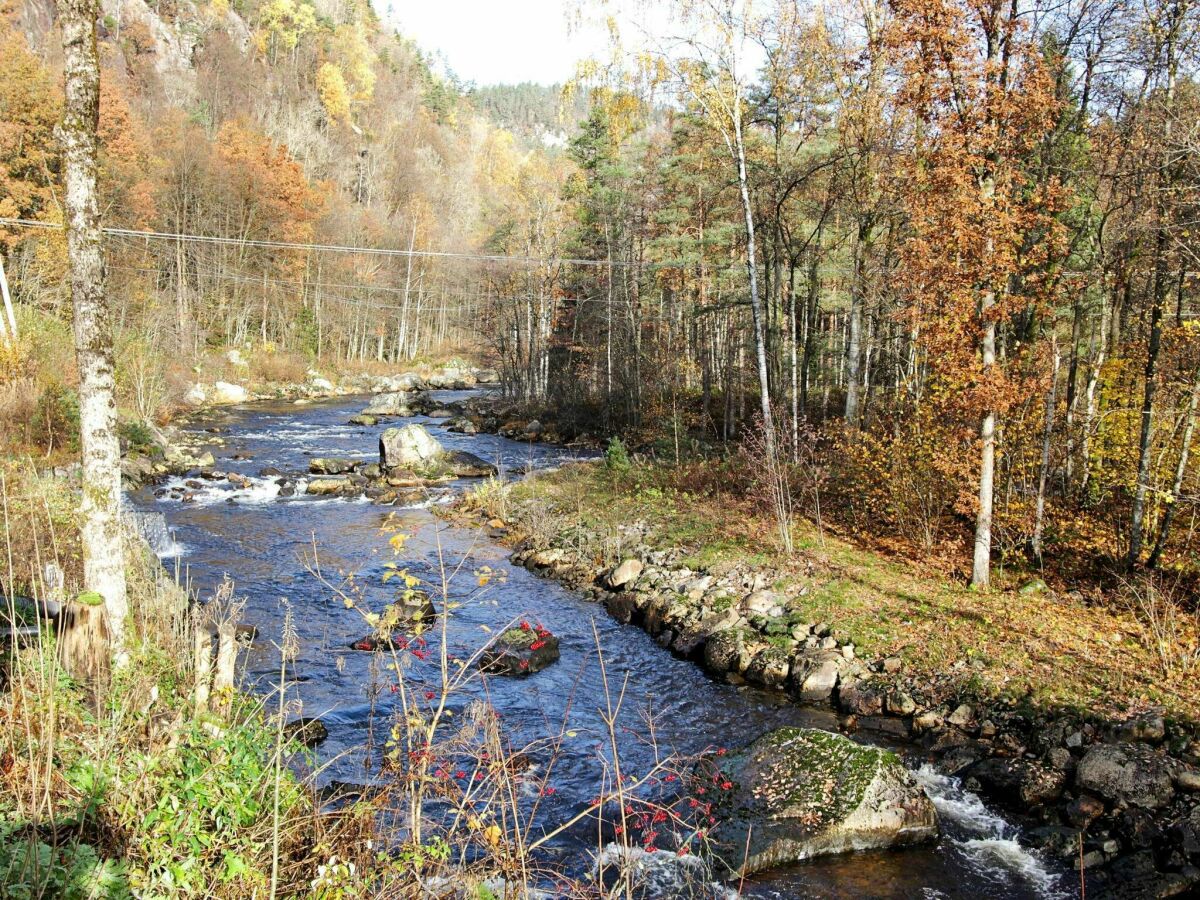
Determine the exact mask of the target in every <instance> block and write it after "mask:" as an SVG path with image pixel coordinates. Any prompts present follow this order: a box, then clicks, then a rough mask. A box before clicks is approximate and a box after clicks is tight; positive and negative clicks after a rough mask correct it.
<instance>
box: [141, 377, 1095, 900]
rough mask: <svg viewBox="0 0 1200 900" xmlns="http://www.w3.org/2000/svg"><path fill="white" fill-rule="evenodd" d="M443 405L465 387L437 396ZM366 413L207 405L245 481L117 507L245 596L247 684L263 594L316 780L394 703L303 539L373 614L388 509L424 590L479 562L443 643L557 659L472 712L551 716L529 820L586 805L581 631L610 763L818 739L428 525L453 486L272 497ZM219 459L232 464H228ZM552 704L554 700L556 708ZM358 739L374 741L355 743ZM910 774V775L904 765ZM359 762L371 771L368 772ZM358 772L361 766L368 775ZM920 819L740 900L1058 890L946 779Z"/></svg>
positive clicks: (329, 777)
mask: <svg viewBox="0 0 1200 900" xmlns="http://www.w3.org/2000/svg"><path fill="white" fill-rule="evenodd" d="M434 396H435V397H439V398H442V399H443V400H444V401H450V400H454V399H457V398H460V397H464V396H467V394H466V393H465V392H450V391H439V392H435V394H434ZM365 405H366V401H365V399H364V398H341V399H338V400H331V401H323V402H319V403H312V404H309V405H305V406H296V405H293V404H292V403H285V402H280V403H257V404H251V405H246V406H243V407H237V408H226V409H222V410H219V411H214V412H211V413H207V414H205V415H204V416H203V418H198V419H197V420H195V421H194V422H193V423H191V424H189V425H188V426H186V428H187V430H191V431H195V432H203V431H205V430H206V429H210V430H211V429H220V430H221V437H222V439H223V440H224V444H223V445H222V446H212V447H209V448H208V449H210V450H212V452H213V454H214V456H215V457H216V458H217V468H219V469H221V470H223V471H226V472H236V473H239V474H241V475H244V476H246V477H247V478H248V479H249V481H248V483H247V484H246V485H245V486H242V487H237V486H235V485H233V484H230V483H229V482H225V481H209V482H204V483H203V486H202V487H200V488H199V489H198V490H195V491H194V499H193V500H192V502H189V503H181V502H180V501H179V500H177V499H171V498H170V496H164V497H156V496H155V495H154V489H153V488H143V489H140V490H138V491H136V492H134V493H133V494H132V495H131V497H130V499H131V501H132V503H133V507H134V510H135V512H136V513H137V516H138V518H139V521H140V524H141V526H142V530H143V532H144V533H146V534H147V537H148V538H149V539H150V540H151V542H152V543H153V544H154V545H155V549H156V551H157V552H158V553H159V555H160V557H162V559H163V563H164V565H166V566H167V567H168V568H169V569H171V570H172V571H178V572H179V573H180V576H181V578H182V579H186V580H187V582H188V583H189V584H190V586H191V588H192V589H193V590H194V591H196V592H197V593H198V595H199V596H201V597H207V596H209V595H210V594H211V593H212V591H213V590H214V588H215V587H216V585H217V584H218V583H219V582H220V581H221V580H222V579H223V578H225V576H227V575H228V576H229V577H230V578H231V579H232V580H233V581H234V583H235V586H236V594H237V595H238V596H239V597H244V598H245V601H246V607H245V612H244V614H243V617H242V619H243V621H245V622H246V623H249V624H252V625H255V626H257V627H258V629H259V637H258V640H257V641H256V642H255V644H254V646H253V647H252V648H251V649H250V650H249V651H248V652H247V654H246V656H245V677H246V679H247V680H248V681H249V682H250V683H251V686H252V687H255V686H257V689H259V690H260V691H262V692H264V693H265V692H268V691H270V690H272V689H273V688H272V685H273V684H274V682H275V681H276V680H277V679H278V671H279V655H278V651H277V649H276V644H277V642H278V641H279V640H280V630H281V624H282V621H283V607H282V602H281V601H282V598H286V599H287V601H288V603H289V604H290V607H291V609H292V611H293V616H294V621H295V627H296V631H297V636H298V638H299V646H300V652H299V656H298V658H297V660H296V662H295V666H294V672H293V673H292V677H293V678H294V679H295V680H296V684H295V686H294V691H295V694H296V696H297V698H298V699H299V701H300V702H301V703H302V706H303V714H304V715H307V716H320V717H321V718H322V719H323V720H324V722H325V723H326V724H327V726H328V727H329V732H330V735H329V739H328V740H327V741H326V742H325V743H324V744H323V745H321V747H320V748H319V750H318V751H317V752H318V756H319V757H320V759H321V760H322V761H325V762H327V763H328V765H327V767H326V768H325V769H324V771H323V772H322V773H321V776H320V777H321V779H322V780H323V781H333V780H337V781H343V782H351V783H361V782H364V781H367V780H369V777H370V774H369V773H368V772H367V770H366V767H365V766H364V755H363V754H364V751H363V749H362V748H363V747H364V746H365V745H366V744H367V742H368V737H369V735H368V732H369V730H370V729H371V728H372V726H373V727H374V728H375V729H378V728H379V722H380V721H386V717H387V714H388V713H389V711H390V705H391V704H393V703H395V700H394V699H393V698H392V697H391V696H389V695H388V694H387V693H386V692H385V693H384V694H383V695H381V696H379V697H378V698H377V699H376V700H375V708H376V717H375V721H374V723H372V716H371V699H370V697H369V687H370V685H371V684H372V683H373V682H376V683H377V682H378V681H379V678H380V675H379V673H378V666H379V661H378V659H375V660H374V662H373V656H374V655H373V654H370V653H362V652H355V651H352V650H350V649H348V644H350V643H351V642H352V641H354V640H355V639H357V638H359V637H361V636H362V635H363V634H364V633H365V632H366V631H367V630H369V629H367V628H365V626H364V624H363V622H362V619H361V617H360V616H359V615H358V614H357V613H355V612H354V611H349V610H347V609H346V608H345V606H344V604H343V603H342V601H341V600H340V599H339V598H337V597H335V596H333V594H332V592H331V591H330V590H329V589H328V588H327V587H326V586H324V585H323V584H322V583H321V582H320V580H319V579H317V578H315V577H313V575H312V574H311V573H310V566H311V562H312V556H313V552H314V548H315V550H316V553H317V557H318V559H319V562H320V565H321V567H322V570H323V571H325V572H327V573H334V572H336V571H337V570H339V569H340V570H343V571H346V572H356V573H358V575H359V580H360V583H362V584H364V585H368V587H367V591H368V597H369V599H371V600H372V601H373V602H374V604H375V607H376V608H378V607H379V606H381V605H382V603H383V598H384V597H385V595H386V590H387V589H386V588H385V587H384V586H383V585H381V583H380V579H381V576H382V574H383V566H384V564H385V562H386V561H387V560H388V559H390V555H389V551H388V545H387V535H386V534H384V533H382V532H381V526H383V525H384V523H385V521H386V520H387V519H388V516H389V515H393V516H394V521H395V524H396V526H398V527H399V528H401V529H403V530H404V531H405V532H406V533H409V534H410V535H411V537H410V538H409V540H408V542H407V544H406V546H405V549H404V556H403V560H402V562H403V564H404V565H406V566H407V567H408V569H409V571H410V572H411V573H412V574H414V575H416V576H417V577H419V578H422V579H424V580H426V581H428V582H429V583H431V584H433V585H438V584H440V572H441V565H440V562H439V561H441V562H444V563H446V564H447V565H448V567H449V568H451V569H453V568H460V574H459V576H458V578H456V579H455V580H454V581H452V582H451V584H450V596H451V597H452V598H453V597H455V596H458V597H460V598H461V599H463V600H466V599H467V598H468V597H472V596H474V595H475V594H476V592H477V590H478V588H477V581H476V579H475V577H474V575H473V573H474V572H475V571H477V570H479V569H481V568H482V567H485V566H486V567H490V568H491V570H493V572H494V573H496V576H497V577H493V579H492V585H491V587H490V588H489V590H487V591H486V592H485V593H484V594H483V595H482V597H481V598H480V599H477V600H473V601H472V602H464V603H463V605H462V606H461V607H460V608H458V609H456V610H455V611H454V615H453V617H452V619H451V623H450V626H449V627H450V631H451V641H452V642H454V643H456V644H458V645H459V646H462V647H463V648H466V649H470V648H473V647H478V646H479V645H481V644H482V643H483V642H485V641H486V639H487V636H488V631H487V630H486V629H492V630H493V631H494V630H495V629H497V628H500V627H503V626H504V625H505V624H507V623H509V622H511V621H513V620H514V619H517V618H527V619H529V620H534V621H540V622H542V623H544V624H546V625H547V626H548V627H549V628H551V629H552V630H553V632H554V633H555V634H557V635H558V636H559V638H560V640H561V652H562V658H561V660H560V661H559V662H558V663H556V664H555V665H553V666H551V667H549V668H548V669H546V670H544V671H542V672H538V673H537V674H535V675H532V676H530V677H528V678H523V679H505V678H491V679H489V681H488V693H489V699H490V701H491V703H492V704H493V705H494V706H495V707H496V708H497V709H498V710H499V711H500V712H501V713H502V715H503V718H504V722H505V724H506V727H507V728H508V729H509V730H510V732H512V734H513V742H514V744H515V745H521V744H523V743H525V742H527V741H529V740H533V739H537V738H540V737H544V736H546V735H547V734H548V733H553V732H557V731H559V730H560V728H561V727H562V722H563V719H564V716H565V717H566V718H567V720H568V728H569V731H570V733H571V734H572V735H574V737H572V738H571V739H570V740H569V741H568V742H567V744H566V746H565V747H564V752H563V756H562V758H561V759H560V761H559V762H558V763H557V766H556V771H555V776H554V785H555V793H554V795H553V796H552V797H549V798H546V802H545V803H544V804H543V805H542V807H541V812H540V815H544V816H545V817H546V819H547V821H551V822H553V821H563V820H565V819H567V818H569V817H570V816H571V814H572V813H573V812H574V811H576V810H578V809H580V808H581V807H582V806H583V805H584V804H586V803H587V801H588V800H589V799H590V798H591V797H593V796H595V793H596V783H597V777H598V768H597V765H598V764H597V760H596V753H597V750H596V747H597V744H598V742H601V741H602V740H603V738H602V733H603V730H604V729H603V725H602V722H601V720H600V717H599V714H598V710H600V709H601V708H602V707H603V706H604V696H603V686H602V684H601V679H600V677H599V669H598V660H597V655H596V649H595V637H594V633H593V629H595V632H596V633H598V635H599V641H600V645H601V646H602V647H603V649H604V656H605V663H606V665H607V667H608V674H609V681H610V684H620V683H621V682H622V681H623V680H625V679H627V685H628V686H627V692H626V706H625V707H624V709H625V712H624V714H623V718H624V721H623V724H624V726H625V728H626V729H627V732H626V733H627V736H628V737H629V740H628V741H627V742H626V746H623V747H622V754H623V756H624V757H625V758H626V760H627V761H628V762H629V763H630V764H631V765H632V766H633V767H634V769H635V770H636V769H637V768H638V767H639V766H642V767H645V766H647V765H649V763H650V762H651V759H650V755H651V754H652V753H653V752H654V751H653V750H652V749H650V748H649V746H648V745H647V744H646V743H645V742H644V741H641V740H638V739H637V735H638V734H639V733H640V732H642V731H644V729H645V725H644V721H645V715H646V714H647V713H649V714H652V716H653V719H654V722H655V727H656V736H657V741H658V745H659V750H660V752H663V751H669V750H675V751H678V752H680V753H683V754H690V753H696V752H699V751H701V750H703V749H705V748H708V747H712V746H729V747H738V746H741V745H743V744H745V743H748V742H749V741H750V740H752V739H753V738H754V737H756V736H758V735H759V734H761V733H763V732H765V731H767V730H769V729H771V728H775V727H778V726H781V725H806V726H814V727H824V728H830V729H833V728H834V727H835V725H836V722H835V720H834V718H833V716H832V715H831V714H830V713H828V712H826V711H819V710H811V709H804V708H801V707H798V706H794V705H791V704H789V703H786V702H782V701H781V700H780V699H779V698H778V697H775V696H773V695H770V694H768V693H766V692H762V691H759V690H756V689H753V688H750V687H747V686H733V685H730V684H725V683H722V682H717V681H714V680H713V679H711V678H710V677H708V676H707V675H706V674H705V673H704V672H703V671H702V670H701V669H700V668H699V667H697V666H695V665H694V664H692V663H690V662H687V661H684V660H680V659H676V658H675V657H673V656H671V654H670V653H668V652H667V651H666V650H664V649H662V648H661V647H659V646H658V645H657V644H656V643H655V642H654V641H653V640H652V639H651V638H650V637H649V636H648V635H647V634H645V633H644V632H643V631H641V630H640V629H638V628H636V627H631V626H622V625H619V624H617V623H616V622H615V621H613V620H612V619H610V618H609V617H608V615H607V614H605V612H604V610H603V609H602V608H601V607H600V606H598V605H597V604H595V603H593V602H590V601H588V600H587V599H586V598H584V597H583V596H581V595H579V594H578V593H576V592H574V591H571V590H569V589H566V588H564V587H562V586H560V585H559V584H557V583H556V582H554V581H551V580H547V579H543V578H539V577H537V576H535V575H533V574H532V573H530V572H528V571H526V570H525V569H523V568H521V567H518V566H512V565H510V564H509V562H508V559H507V556H508V551H507V550H506V549H505V548H503V547H502V546H500V545H498V544H496V543H495V542H493V541H492V540H490V539H489V538H488V537H487V536H486V534H485V533H484V532H483V531H481V530H478V529H471V528H463V527H457V526H453V525H450V524H448V523H446V522H445V521H443V520H442V519H440V518H438V517H437V516H435V515H434V514H433V513H432V512H431V510H430V509H429V505H430V503H437V502H445V501H447V500H449V499H450V498H451V497H452V496H453V494H454V493H456V492H457V491H461V490H463V489H464V488H465V487H466V486H467V483H466V482H460V483H453V484H450V485H447V486H446V488H445V489H444V491H442V492H441V494H440V495H439V494H436V493H435V494H434V496H433V497H432V498H431V500H430V501H426V502H425V503H423V504H415V505H413V506H411V507H408V508H397V507H381V506H375V505H372V504H371V503H369V502H367V501H365V500H346V499H341V498H316V497H311V496H306V495H304V494H303V487H302V486H301V489H300V490H299V491H298V492H297V494H296V495H295V496H294V497H281V496H279V488H278V486H277V485H276V484H275V479H274V478H273V477H263V476H261V475H260V474H259V473H260V472H261V470H262V469H264V468H266V467H273V468H275V469H278V470H280V471H282V472H284V473H288V474H291V473H304V472H307V470H308V462H309V459H310V458H311V457H313V456H322V457H346V458H352V459H362V460H370V461H374V460H376V459H377V457H378V436H379V433H380V432H381V431H382V430H383V429H384V428H385V427H387V423H383V422H381V423H380V424H379V425H378V426H374V427H370V428H367V427H361V426H352V425H348V424H346V423H347V420H348V419H349V417H350V416H351V415H353V414H354V413H356V412H358V411H359V410H361V409H362V407H363V406H365ZM404 421H417V422H421V423H422V424H425V425H426V426H427V427H428V428H429V430H430V432H431V433H432V434H434V435H435V436H436V437H437V438H438V439H439V440H440V441H441V442H442V443H443V444H444V445H445V446H446V447H447V448H450V449H458V450H468V451H470V452H472V453H474V454H476V455H478V456H481V457H483V458H484V459H487V460H489V461H492V462H494V463H496V464H497V465H498V466H500V467H501V468H502V470H503V471H505V472H508V473H516V472H521V471H527V470H529V469H538V468H545V467H549V466H554V465H557V464H559V463H561V462H563V461H564V460H566V459H569V458H571V457H573V456H575V455H576V454H575V453H574V452H573V451H570V450H565V449H562V448H556V447H550V446H545V445H538V444H530V443H520V442H517V441H512V440H508V439H506V438H501V437H498V436H496V435H486V434H480V435H476V436H467V435H462V434H453V433H449V432H448V431H447V430H446V428H445V420H434V419H428V418H425V417H421V416H418V417H414V418H413V419H407V420H404ZM235 456H237V457H239V458H236V459H235V458H234V457H235ZM568 705H569V708H568ZM374 737H375V742H376V743H378V735H375V736H374ZM914 765H915V764H914ZM373 768H374V767H373ZM373 768H372V771H373ZM918 778H920V779H921V781H922V783H923V784H924V785H925V787H926V790H927V791H928V792H929V793H930V796H931V797H932V798H933V800H934V803H935V805H936V806H937V808H938V811H939V814H940V817H941V821H942V826H943V834H942V836H941V838H940V839H939V840H938V841H937V842H936V843H934V844H931V845H928V846H925V847H919V848H912V849H906V850H900V851H888V852H859V853H853V854H847V855H844V856H840V857H832V858H825V859H820V860H815V861H812V862H809V863H806V864H803V865H799V866H795V867H792V868H789V869H785V870H780V871H775V872H772V873H769V874H767V875H764V876H760V877H758V878H756V879H754V880H753V881H750V882H748V883H746V884H745V885H744V887H743V893H744V895H746V896H752V897H764V898H788V897H821V898H824V897H829V898H833V897H864V898H900V897H905V898H907V897H918V898H930V900H933V898H976V897H982V896H994V897H1015V898H1047V897H1063V896H1072V890H1073V887H1072V878H1071V875H1070V874H1069V873H1068V872H1065V871H1063V870H1061V869H1059V868H1058V867H1057V866H1056V865H1054V864H1052V863H1049V862H1048V861H1046V860H1044V859H1042V858H1041V857H1039V856H1038V855H1036V854H1034V853H1032V852H1030V851H1028V850H1026V849H1023V848H1022V847H1021V846H1020V844H1019V843H1018V841H1017V840H1016V838H1017V837H1018V830H1017V828H1016V827H1014V826H1013V825H1011V824H1009V823H1007V822H1005V821H1004V820H1003V819H1002V818H1000V817H999V816H997V815H996V814H994V813H993V812H991V811H990V810H988V809H987V807H985V806H984V804H983V803H982V802H980V800H979V799H978V798H977V797H975V796H974V795H972V794H970V793H967V792H965V791H964V790H962V788H961V786H960V785H959V784H958V783H957V781H956V780H954V779H951V778H947V777H945V776H942V775H938V774H936V773H934V772H933V771H932V770H929V769H927V768H920V769H919V770H918ZM589 838H593V835H591V834H568V835H567V836H565V837H564V839H563V840H562V841H559V842H558V843H557V844H555V845H554V846H553V848H551V850H550V852H551V853H554V854H557V855H558V857H560V861H559V863H558V864H559V865H561V866H562V868H563V870H574V871H583V870H585V869H586V868H587V867H588V866H589V865H590V860H591V857H590V855H589V854H591V853H593V852H594V839H593V840H591V841H589Z"/></svg>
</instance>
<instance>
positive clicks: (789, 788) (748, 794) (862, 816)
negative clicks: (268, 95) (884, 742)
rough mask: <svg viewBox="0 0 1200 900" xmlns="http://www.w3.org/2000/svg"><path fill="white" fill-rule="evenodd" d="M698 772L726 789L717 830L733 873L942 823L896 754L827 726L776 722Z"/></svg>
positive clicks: (878, 844) (921, 832)
mask: <svg viewBox="0 0 1200 900" xmlns="http://www.w3.org/2000/svg"><path fill="white" fill-rule="evenodd" d="M714 763H715V764H714ZM697 776H698V777H699V778H700V779H702V781H703V782H704V784H705V785H706V788H707V789H709V790H710V791H711V792H713V793H715V794H716V795H717V797H718V802H717V803H716V805H715V809H714V815H715V816H716V817H717V819H718V825H717V826H716V827H715V828H714V829H713V831H712V832H711V836H712V838H713V840H714V842H715V845H716V850H717V853H718V854H719V856H720V858H721V861H722V863H723V865H724V866H725V867H726V868H727V869H728V870H729V871H730V872H733V873H738V874H750V873H753V872H761V871H763V870H765V869H770V868H773V867H775V866H782V865H788V864H790V863H795V862H800V861H801V860H805V859H811V858H812V857H815V856H824V855H828V854H833V853H844V852H846V851H848V850H868V849H880V848H887V847H896V846H901V845H906V844H914V843H918V842H921V841H925V840H930V839H932V838H934V837H936V836H937V833H938V825H937V813H936V812H935V810H934V807H933V803H932V802H931V801H930V799H929V797H928V796H927V795H926V794H925V791H924V789H923V788H922V787H921V786H920V785H919V784H918V783H917V781H916V780H915V779H914V778H913V776H912V774H911V773H910V772H909V771H908V770H907V769H906V768H905V767H904V765H903V764H902V763H901V761H900V759H899V757H897V756H896V754H894V753H891V752H889V751H886V750H882V749H880V748H878V747H865V746H862V745H860V744H856V743H854V742H853V741H851V740H850V739H849V738H845V737H842V736H841V735H837V734H832V733H830V732H827V731H820V730H818V729H814V728H780V729H777V730H775V731H771V732H768V733H767V734H765V735H763V736H762V737H760V738H759V739H758V740H756V741H755V742H754V743H752V744H751V745H750V746H749V747H747V748H745V749H744V750H742V751H740V752H738V753H735V754H731V755H730V756H728V757H726V758H724V759H721V760H719V761H718V760H709V761H706V762H704V763H702V764H701V765H700V766H699V767H698V769H697Z"/></svg>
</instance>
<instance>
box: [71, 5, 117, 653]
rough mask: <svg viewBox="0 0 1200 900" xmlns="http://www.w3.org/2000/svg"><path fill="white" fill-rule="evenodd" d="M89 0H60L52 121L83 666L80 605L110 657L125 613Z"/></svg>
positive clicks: (83, 627)
mask: <svg viewBox="0 0 1200 900" xmlns="http://www.w3.org/2000/svg"><path fill="white" fill-rule="evenodd" d="M99 11H100V10H99V4H98V2H97V0H59V3H58V15H59V20H60V23H61V27H62V44H63V69H64V76H65V95H66V104H65V106H64V109H63V120H62V124H61V126H60V129H59V143H60V145H61V148H62V156H63V175H64V196H63V206H64V211H65V213H66V224H67V256H68V265H69V271H70V282H71V300H72V306H73V309H74V331H75V353H76V359H77V361H78V366H79V423H80V446H81V449H82V455H83V498H82V502H81V509H80V512H81V514H82V523H81V527H80V536H81V539H82V543H83V581H84V589H85V590H84V593H83V594H81V595H80V598H79V601H78V602H76V603H75V604H73V606H74V607H76V609H75V610H74V613H75V615H76V617H77V618H76V621H77V623H78V624H77V626H76V631H77V632H79V631H83V632H86V634H79V633H77V634H76V635H75V636H74V638H73V639H72V640H68V641H66V642H65V644H64V648H65V649H64V653H66V654H67V656H68V657H69V659H68V665H71V666H73V668H74V669H76V670H78V669H80V668H90V667H91V666H92V665H93V664H94V663H95V661H96V660H97V659H99V658H100V653H101V644H100V642H101V641H102V630H101V628H100V627H98V626H99V625H100V623H96V622H93V621H92V619H93V616H92V612H91V610H89V609H88V607H97V606H99V607H102V610H103V616H102V617H100V618H101V619H102V622H103V624H104V625H105V626H106V627H107V630H108V635H109V641H110V648H109V652H110V654H111V655H112V657H113V659H114V660H115V661H117V662H118V663H119V662H120V660H121V658H122V657H123V655H124V647H125V620H126V618H127V615H128V612H129V603H128V597H127V594H126V586H125V553H124V548H123V546H122V538H121V523H120V500H121V470H120V446H119V444H118V440H117V430H116V404H115V401H114V395H115V385H114V378H113V342H112V333H111V326H110V323H109V309H108V300H107V297H106V296H105V290H104V261H103V258H102V255H101V246H100V239H101V231H100V210H99V204H98V202H97V197H96V171H97V143H98V142H97V136H96V132H97V127H98V124H99V117H100V60H99V57H98V55H97V52H96V17H97V16H98V15H99Z"/></svg>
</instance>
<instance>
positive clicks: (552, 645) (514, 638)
mask: <svg viewBox="0 0 1200 900" xmlns="http://www.w3.org/2000/svg"><path fill="white" fill-rule="evenodd" d="M558 656H559V653H558V638H557V637H555V636H554V635H553V634H551V633H550V632H549V631H548V630H546V629H545V628H543V627H541V626H540V625H537V626H535V625H531V624H529V623H528V622H522V623H521V626H520V627H519V628H510V629H508V630H507V631H505V632H504V633H503V634H501V635H500V636H499V637H498V638H496V641H495V643H493V644H492V645H491V646H490V647H488V648H487V650H485V651H484V653H483V655H482V656H481V658H480V662H479V664H480V667H481V668H482V669H483V670H484V671H485V672H488V673H490V674H493V675H532V674H533V673H534V672H540V671H541V670H542V669H544V668H546V667H547V666H549V665H550V664H551V663H554V662H557V661H558Z"/></svg>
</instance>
